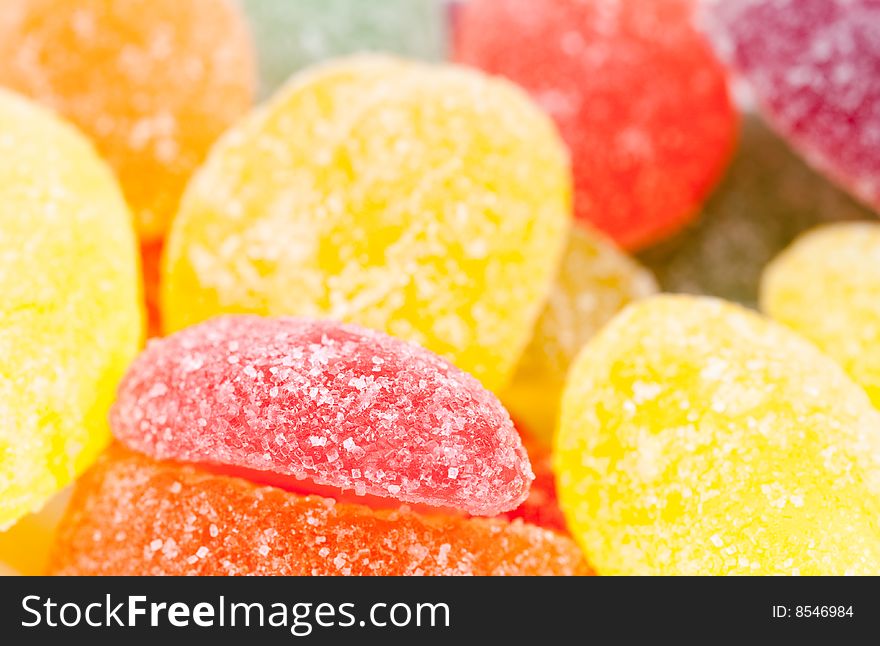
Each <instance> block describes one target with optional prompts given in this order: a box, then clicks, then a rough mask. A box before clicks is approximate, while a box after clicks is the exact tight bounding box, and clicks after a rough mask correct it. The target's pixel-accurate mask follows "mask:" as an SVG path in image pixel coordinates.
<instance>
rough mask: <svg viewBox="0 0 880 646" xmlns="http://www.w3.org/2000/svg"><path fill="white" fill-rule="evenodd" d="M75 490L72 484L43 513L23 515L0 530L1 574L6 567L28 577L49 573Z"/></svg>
mask: <svg viewBox="0 0 880 646" xmlns="http://www.w3.org/2000/svg"><path fill="white" fill-rule="evenodd" d="M71 491H72V489H71V488H70V487H68V488H67V489H65V490H64V491H62V492H61V493H59V494H56V495H55V496H53V497H52V499H51V500H49V502H47V503H46V504H45V505H44V506H43V508H42V509H41V510H40V511H39V512H36V513H33V514H28V515H27V516H24V517H22V518H19V519H18V521H16V523H15V524H14V525H13V526H12V527H10V528H9V529H7V530H6V531H3V532H0V574H2V573H3V568H4V567H5V568H8V569H9V570H10V571H13V572H15V573H18V574H23V575H26V576H41V575H44V574H45V573H46V568H47V566H48V564H49V550H50V549H51V547H52V544H53V542H54V540H55V530H56V529H57V528H58V523H60V522H61V517H62V515H63V514H64V510H65V509H66V508H67V503H68V501H69V500H70V494H71Z"/></svg>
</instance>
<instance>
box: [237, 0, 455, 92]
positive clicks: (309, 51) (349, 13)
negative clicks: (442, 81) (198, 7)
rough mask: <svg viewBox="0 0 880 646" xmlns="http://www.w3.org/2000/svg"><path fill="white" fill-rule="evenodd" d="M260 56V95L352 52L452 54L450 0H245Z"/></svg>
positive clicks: (428, 57) (427, 57)
mask: <svg viewBox="0 0 880 646" xmlns="http://www.w3.org/2000/svg"><path fill="white" fill-rule="evenodd" d="M243 5H244V10H245V12H246V13H247V15H248V18H250V20H251V24H252V28H253V32H254V40H255V42H256V45H257V52H258V54H259V58H260V96H261V97H263V98H265V97H267V96H268V95H270V94H271V93H272V92H274V91H275V90H276V89H277V88H278V87H279V86H280V85H281V84H283V83H284V82H285V81H286V80H287V79H288V78H289V77H290V76H291V74H293V73H295V72H298V71H300V70H301V69H303V68H305V67H308V66H309V65H312V64H314V63H320V62H322V61H325V60H328V59H331V58H334V57H337V56H345V55H348V54H356V53H363V52H370V51H372V52H385V53H392V54H398V55H401V56H406V57H410V58H415V59H423V60H433V61H439V60H443V59H444V58H445V57H446V52H447V40H448V29H447V27H448V19H449V16H448V11H449V9H450V7H449V3H448V2H447V0H243Z"/></svg>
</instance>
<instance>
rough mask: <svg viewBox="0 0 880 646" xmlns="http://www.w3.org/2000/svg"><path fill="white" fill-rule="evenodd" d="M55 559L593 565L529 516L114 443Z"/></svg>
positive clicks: (346, 567)
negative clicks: (252, 477)
mask: <svg viewBox="0 0 880 646" xmlns="http://www.w3.org/2000/svg"><path fill="white" fill-rule="evenodd" d="M50 570H51V571H52V572H53V573H55V574H66V575H74V574H75V575H85V574H100V575H121V574H127V575H147V574H149V575H158V574H170V575H180V574H201V575H227V574H233V575H244V574H258V575H419V574H421V575H464V574H473V575H501V574H507V575H540V574H547V575H567V574H589V573H590V570H589V568H588V566H587V565H586V563H585V562H584V560H583V557H582V556H581V554H580V550H579V549H578V548H577V546H576V545H575V544H574V543H573V542H572V541H571V540H570V539H568V538H565V537H562V536H559V535H558V534H556V533H555V532H551V531H548V530H544V529H540V528H538V527H533V526H530V525H526V524H524V523H522V522H520V521H516V522H513V523H507V522H504V521H498V520H487V519H465V518H459V517H445V516H421V515H418V514H415V513H413V512H411V511H409V510H407V509H406V508H401V509H399V510H383V511H376V510H372V509H369V508H368V507H364V506H361V505H349V504H343V503H337V502H335V501H333V500H331V499H327V498H320V497H318V496H299V495H296V494H292V493H289V492H286V491H283V490H281V489H275V488H272V487H258V486H255V485H253V484H251V483H249V482H247V481H245V480H241V479H238V478H230V477H226V476H220V475H214V474H210V473H207V472H203V471H200V470H198V469H196V468H194V467H192V466H183V465H178V464H174V463H168V462H156V461H154V460H151V459H150V458H147V457H145V456H140V455H137V454H135V453H130V452H127V451H124V450H121V449H115V450H111V451H110V452H109V453H108V454H106V455H105V456H103V457H102V458H101V461H100V462H99V463H98V464H97V465H96V466H95V467H94V468H93V469H92V470H91V471H89V472H88V473H87V474H86V475H85V476H84V477H83V478H82V479H81V480H80V481H79V483H78V484H77V488H76V490H75V492H74V496H73V500H72V501H71V505H70V508H69V510H68V512H67V515H66V516H65V519H64V521H63V522H62V525H61V528H60V530H59V537H58V540H57V541H56V544H55V548H54V552H53V557H52V565H51V566H50Z"/></svg>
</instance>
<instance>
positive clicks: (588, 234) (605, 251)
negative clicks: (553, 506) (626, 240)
mask: <svg viewBox="0 0 880 646" xmlns="http://www.w3.org/2000/svg"><path fill="white" fill-rule="evenodd" d="M656 292H657V282H656V281H655V279H654V277H653V275H651V273H650V272H649V271H648V270H647V269H644V268H643V267H642V266H641V265H639V263H637V262H636V261H635V260H633V259H632V258H630V257H629V256H627V255H626V254H625V253H624V252H623V251H621V250H619V249H618V248H617V247H616V246H615V244H614V243H613V242H612V241H611V240H610V239H608V238H606V237H605V236H604V235H603V234H601V233H599V232H596V231H593V230H591V229H587V228H585V227H583V226H575V227H573V228H572V231H571V235H570V237H569V240H568V247H567V248H566V251H565V254H564V256H563V259H562V266H561V268H560V270H559V273H558V274H557V276H556V282H555V283H554V284H553V288H552V289H551V290H550V297H549V299H548V300H547V302H546V304H545V305H544V310H543V312H542V313H541V316H540V317H539V318H538V323H537V325H536V326H535V331H534V333H533V335H532V340H531V343H529V345H528V346H527V347H526V351H525V353H524V354H523V356H522V358H521V359H520V362H519V365H518V366H517V368H516V371H515V372H514V376H513V380H512V381H511V383H510V386H508V387H507V389H505V391H504V392H503V393H502V396H501V399H502V401H503V402H504V404H505V405H506V406H507V408H508V409H509V410H510V412H511V414H512V415H513V416H514V417H515V418H516V419H517V421H520V422H522V423H523V424H524V425H525V426H526V428H528V429H529V430H530V431H531V432H532V433H533V434H534V435H535V437H537V438H538V439H540V440H542V441H544V442H545V443H547V444H549V443H550V441H551V439H552V437H553V430H554V428H555V426H556V416H557V412H558V409H559V399H560V397H561V395H562V389H563V387H564V386H565V376H566V374H567V373H568V368H569V366H570V365H571V362H572V361H574V358H575V357H576V356H577V354H578V352H579V351H580V350H581V348H583V347H584V344H586V343H587V341H589V340H590V339H591V338H592V337H593V335H595V334H596V332H598V331H599V330H600V329H601V328H602V326H603V325H605V324H606V323H607V322H608V321H610V320H611V319H612V318H613V317H614V315H615V314H617V313H618V312H619V311H620V310H621V309H623V308H624V307H625V306H626V305H628V304H629V303H631V302H633V301H635V300H638V299H640V298H645V297H646V296H650V295H652V294H654V293H656Z"/></svg>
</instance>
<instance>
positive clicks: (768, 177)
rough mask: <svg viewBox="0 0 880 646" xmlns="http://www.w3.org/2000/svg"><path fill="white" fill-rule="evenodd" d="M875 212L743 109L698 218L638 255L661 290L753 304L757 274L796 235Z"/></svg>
mask: <svg viewBox="0 0 880 646" xmlns="http://www.w3.org/2000/svg"><path fill="white" fill-rule="evenodd" d="M876 217H877V216H876V214H875V213H874V212H873V211H872V210H871V209H869V208H868V207H867V206H863V205H862V204H860V203H859V202H857V201H856V200H855V199H854V198H852V197H851V196H850V195H849V194H848V193H846V192H845V191H843V190H842V189H839V188H838V187H837V186H836V185H835V184H833V183H831V182H830V181H829V180H828V179H826V178H825V177H824V176H823V175H821V174H820V173H818V172H817V171H815V170H813V169H812V168H811V167H810V166H808V165H807V164H806V163H805V162H804V161H803V160H802V159H801V158H800V156H798V155H797V154H796V153H795V152H794V151H792V150H791V148H790V147H789V146H788V144H786V143H785V141H784V140H783V139H782V138H781V137H780V136H779V135H778V134H776V133H775V132H774V131H773V130H772V129H771V128H770V127H769V126H767V125H766V124H765V122H764V120H763V119H762V118H760V117H758V116H757V115H755V114H753V113H750V114H747V115H746V116H745V118H744V119H743V124H742V128H741V134H740V142H739V149H738V150H737V153H736V155H735V157H734V159H733V162H732V163H731V165H730V168H729V169H728V171H727V174H726V175H725V177H724V180H723V181H722V183H721V184H720V185H719V187H718V189H717V190H716V191H715V192H714V193H713V194H712V196H711V197H710V198H709V200H708V201H707V202H706V204H705V205H704V207H703V209H702V211H701V212H700V216H699V218H697V219H696V221H695V222H694V224H693V225H692V226H689V227H687V228H686V229H685V230H684V231H682V233H681V234H680V235H677V236H675V237H674V238H672V239H670V240H668V241H666V242H664V243H662V244H660V245H656V246H654V247H651V248H650V249H648V250H646V251H645V252H643V253H642V254H640V255H639V260H640V261H641V262H643V263H644V264H645V265H646V266H647V267H648V268H649V269H651V270H652V271H653V272H654V273H655V274H656V276H657V280H658V281H659V282H660V286H661V287H662V288H663V291H666V292H674V293H681V292H684V293H688V294H705V295H709V296H718V297H721V298H725V299H727V300H732V301H736V302H738V303H742V304H744V305H748V306H750V307H757V303H758V285H759V283H760V281H761V273H762V272H763V271H764V268H765V267H766V266H767V264H768V263H769V262H770V261H771V260H773V258H774V257H775V256H776V255H777V254H779V253H780V252H781V251H782V250H783V249H785V248H786V247H788V245H790V244H791V243H792V242H793V241H794V239H795V238H796V237H797V236H798V235H800V234H801V233H803V232H804V231H806V230H808V229H811V228H812V227H814V226H816V225H819V224H823V223H829V222H841V221H849V220H864V219H872V220H873V219H875V218H876Z"/></svg>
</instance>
